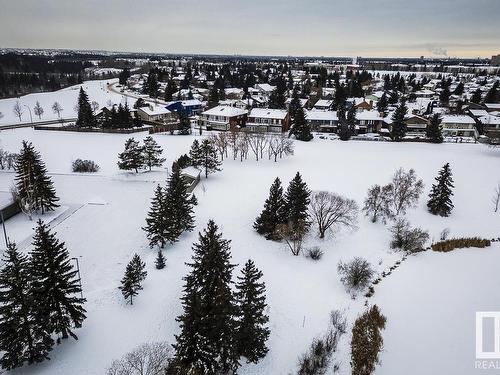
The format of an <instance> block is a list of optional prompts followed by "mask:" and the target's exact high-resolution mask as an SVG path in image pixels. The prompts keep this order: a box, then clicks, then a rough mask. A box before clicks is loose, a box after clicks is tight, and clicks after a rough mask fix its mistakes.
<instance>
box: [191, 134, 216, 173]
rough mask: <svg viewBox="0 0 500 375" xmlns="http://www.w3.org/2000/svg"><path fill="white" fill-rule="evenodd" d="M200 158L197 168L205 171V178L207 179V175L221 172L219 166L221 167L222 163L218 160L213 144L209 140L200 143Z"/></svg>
mask: <svg viewBox="0 0 500 375" xmlns="http://www.w3.org/2000/svg"><path fill="white" fill-rule="evenodd" d="M200 158H201V159H200V161H199V162H200V164H199V166H201V167H202V168H203V169H204V170H205V178H208V175H209V174H211V173H214V172H218V171H220V170H221V168H220V166H221V165H222V162H221V161H220V160H219V154H218V153H217V150H216V149H215V146H214V144H213V143H212V142H211V141H210V140H209V139H204V140H203V141H202V142H201V145H200ZM193 163H194V161H193Z"/></svg>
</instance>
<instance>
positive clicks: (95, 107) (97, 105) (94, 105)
mask: <svg viewBox="0 0 500 375" xmlns="http://www.w3.org/2000/svg"><path fill="white" fill-rule="evenodd" d="M90 107H91V108H92V112H93V113H94V115H95V114H96V112H97V110H98V109H99V103H97V102H96V101H95V100H93V101H92V103H90Z"/></svg>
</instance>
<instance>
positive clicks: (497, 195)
mask: <svg viewBox="0 0 500 375" xmlns="http://www.w3.org/2000/svg"><path fill="white" fill-rule="evenodd" d="M491 202H492V203H493V207H494V211H495V212H497V211H498V206H499V205H500V184H498V185H497V187H496V188H495V192H494V194H493V197H492V198H491Z"/></svg>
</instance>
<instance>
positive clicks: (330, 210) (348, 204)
mask: <svg viewBox="0 0 500 375" xmlns="http://www.w3.org/2000/svg"><path fill="white" fill-rule="evenodd" d="M309 211H310V214H311V217H312V218H313V222H314V223H316V225H317V226H318V231H319V238H324V237H325V232H326V231H327V230H329V229H333V228H334V227H336V226H343V227H348V228H355V227H356V224H357V220H358V205H357V203H356V202H355V201H354V200H352V199H348V198H344V197H342V196H340V195H337V194H335V193H330V192H328V191H316V192H314V193H313V194H312V195H311V203H310V205H309Z"/></svg>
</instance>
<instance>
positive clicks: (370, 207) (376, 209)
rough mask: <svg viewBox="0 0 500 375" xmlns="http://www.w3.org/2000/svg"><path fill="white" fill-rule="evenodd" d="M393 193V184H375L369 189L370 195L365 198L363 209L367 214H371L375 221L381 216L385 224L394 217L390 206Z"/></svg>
mask: <svg viewBox="0 0 500 375" xmlns="http://www.w3.org/2000/svg"><path fill="white" fill-rule="evenodd" d="M391 195H392V185H391V184H389V185H385V186H380V185H373V186H372V187H371V188H369V189H368V195H367V197H366V199H365V205H364V207H363V211H364V212H365V215H366V216H371V220H372V222H373V223H376V222H377V220H378V219H379V218H381V219H382V222H383V223H384V224H385V223H386V221H387V219H390V218H392V212H391V209H390V207H389V199H390V197H391Z"/></svg>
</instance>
